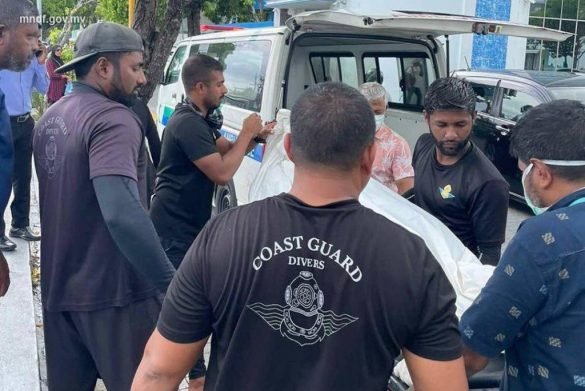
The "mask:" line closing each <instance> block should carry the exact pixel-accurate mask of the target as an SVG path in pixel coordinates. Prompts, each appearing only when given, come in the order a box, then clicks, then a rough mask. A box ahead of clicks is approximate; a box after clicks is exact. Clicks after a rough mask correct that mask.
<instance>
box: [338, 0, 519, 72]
mask: <svg viewBox="0 0 585 391" xmlns="http://www.w3.org/2000/svg"><path fill="white" fill-rule="evenodd" d="M346 1H347V8H348V9H350V10H352V11H354V12H358V13H368V14H376V13H378V14H383V13H384V12H387V11H391V10H396V11H402V10H404V11H419V12H441V13H448V14H458V15H470V16H473V15H475V0H346ZM522 1H524V0H522ZM442 41H443V42H444V40H442ZM449 41H450V42H449V46H450V50H449V52H450V69H451V70H455V69H462V68H467V65H466V62H465V59H466V58H467V62H469V63H470V64H471V51H472V44H473V37H472V35H471V34H465V35H460V36H452V37H450V38H449Z"/></svg>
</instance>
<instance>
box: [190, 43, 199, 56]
mask: <svg viewBox="0 0 585 391" xmlns="http://www.w3.org/2000/svg"><path fill="white" fill-rule="evenodd" d="M196 54H199V45H193V46H191V49H189V57H191V56H194V55H196Z"/></svg>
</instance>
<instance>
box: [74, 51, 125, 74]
mask: <svg viewBox="0 0 585 391" xmlns="http://www.w3.org/2000/svg"><path fill="white" fill-rule="evenodd" d="M128 53H131V52H104V53H97V54H95V55H93V56H91V57H90V58H88V59H86V60H84V61H82V62H80V63H78V64H75V68H74V69H75V76H76V77H77V79H79V80H83V79H85V78H86V77H87V75H88V74H89V71H90V70H91V67H92V66H93V65H94V64H95V63H96V62H97V60H99V58H100V57H105V58H106V59H107V60H108V61H109V62H111V63H112V64H114V67H115V68H116V69H119V66H120V58H122V56H123V55H125V54H128Z"/></svg>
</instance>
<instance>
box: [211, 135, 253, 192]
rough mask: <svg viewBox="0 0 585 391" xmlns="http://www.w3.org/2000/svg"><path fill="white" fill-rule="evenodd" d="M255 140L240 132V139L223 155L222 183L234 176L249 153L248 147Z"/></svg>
mask: <svg viewBox="0 0 585 391" xmlns="http://www.w3.org/2000/svg"><path fill="white" fill-rule="evenodd" d="M251 143H254V141H253V140H252V139H251V137H250V136H247V135H245V134H242V133H240V136H239V137H238V139H237V140H236V141H235V142H234V143H233V144H232V146H231V148H230V149H229V150H228V151H227V152H226V153H225V154H223V155H222V157H221V159H222V161H223V165H222V171H221V174H220V178H221V179H220V181H219V182H220V183H219V184H220V185H222V184H225V183H227V182H229V181H230V179H232V178H233V176H234V174H235V173H236V171H237V170H238V168H239V167H240V164H242V160H244V157H245V156H246V154H247V153H248V147H249V146H250V144H251Z"/></svg>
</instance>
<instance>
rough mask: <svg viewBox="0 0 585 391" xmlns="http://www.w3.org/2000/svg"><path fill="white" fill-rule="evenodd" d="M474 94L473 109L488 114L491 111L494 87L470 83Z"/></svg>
mask: <svg viewBox="0 0 585 391" xmlns="http://www.w3.org/2000/svg"><path fill="white" fill-rule="evenodd" d="M469 84H471V88H473V92H475V108H476V110H477V111H480V112H482V113H489V112H490V110H491V109H492V104H493V100H494V95H495V93H496V86H490V85H486V84H480V83H475V82H470V83H469Z"/></svg>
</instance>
